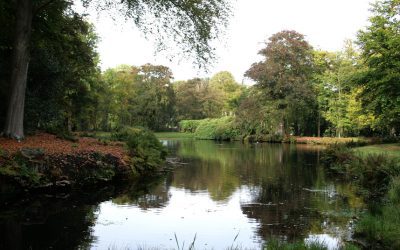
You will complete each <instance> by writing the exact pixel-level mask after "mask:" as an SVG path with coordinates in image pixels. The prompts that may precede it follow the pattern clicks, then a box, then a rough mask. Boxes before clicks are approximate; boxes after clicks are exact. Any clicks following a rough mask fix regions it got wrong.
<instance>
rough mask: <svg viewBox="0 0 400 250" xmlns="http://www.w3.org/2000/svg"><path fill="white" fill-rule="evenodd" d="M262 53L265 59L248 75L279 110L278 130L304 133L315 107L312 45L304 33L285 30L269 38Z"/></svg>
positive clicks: (269, 103) (275, 108) (253, 67)
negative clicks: (312, 80) (305, 38)
mask: <svg viewBox="0 0 400 250" xmlns="http://www.w3.org/2000/svg"><path fill="white" fill-rule="evenodd" d="M259 54H260V55H262V56H263V57H264V60H263V61H261V62H258V63H255V64H253V65H252V66H251V68H250V69H249V70H248V71H247V72H246V76H248V77H250V78H251V79H253V80H254V81H255V82H256V86H257V87H259V88H260V89H261V90H262V92H263V94H264V98H265V104H266V105H273V106H274V107H273V108H272V109H271V110H278V111H279V112H278V113H279V114H278V115H279V117H278V119H279V120H280V125H279V128H276V129H275V133H279V134H285V135H288V134H289V132H291V131H289V130H294V131H293V132H295V133H302V132H304V131H305V130H306V128H307V126H306V124H307V122H308V121H307V119H309V118H310V117H312V112H313V110H312V109H311V107H313V106H314V103H313V102H314V100H313V97H314V95H313V90H312V87H311V77H312V70H313V64H314V63H313V56H312V47H311V46H310V45H309V44H308V42H306V41H305V40H304V36H303V35H302V34H300V33H297V32H296V31H281V32H279V33H276V34H274V35H272V36H271V37H270V38H269V42H268V43H267V46H266V48H264V49H262V50H261V51H260V52H259ZM274 115H276V114H274ZM271 132H272V133H274V131H271Z"/></svg>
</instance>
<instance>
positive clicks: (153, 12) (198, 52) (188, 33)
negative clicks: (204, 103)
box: [83, 0, 232, 67]
mask: <svg viewBox="0 0 400 250" xmlns="http://www.w3.org/2000/svg"><path fill="white" fill-rule="evenodd" d="M83 3H84V4H86V5H90V4H93V5H95V6H97V8H100V9H113V8H115V9H117V10H120V11H121V14H123V15H124V16H125V17H126V18H129V19H131V20H132V21H133V22H134V24H135V25H136V26H137V27H138V28H139V29H140V30H141V31H142V32H143V33H144V34H146V35H147V36H148V35H150V34H152V35H153V36H154V38H155V39H156V43H157V45H158V49H159V50H164V49H165V48H168V47H177V48H179V49H180V51H182V53H184V55H185V56H191V57H192V58H193V59H194V61H195V62H196V65H199V66H200V67H207V66H208V63H209V61H210V60H212V59H213V58H214V49H213V48H212V46H211V45H210V42H211V41H212V40H214V39H216V38H218V37H219V36H220V35H221V34H223V29H224V28H225V26H226V25H227V24H228V20H229V18H230V16H231V8H232V7H231V2H230V1H226V0H203V1H186V2H177V1H171V0H168V1H165V0H153V1H136V0H127V1H122V2H119V3H118V4H114V3H111V2H109V1H95V0H83ZM172 42H173V43H172ZM182 53H181V54H182ZM173 56H174V55H173ZM181 56H183V55H181Z"/></svg>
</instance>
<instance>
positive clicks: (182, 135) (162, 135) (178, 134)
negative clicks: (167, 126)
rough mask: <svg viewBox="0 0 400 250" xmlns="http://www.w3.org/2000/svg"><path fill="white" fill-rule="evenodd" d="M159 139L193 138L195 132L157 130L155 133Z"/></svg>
mask: <svg viewBox="0 0 400 250" xmlns="http://www.w3.org/2000/svg"><path fill="white" fill-rule="evenodd" d="M154 134H155V136H156V137H157V138H158V139H193V138H194V134H193V133H185V132H156V133H154Z"/></svg>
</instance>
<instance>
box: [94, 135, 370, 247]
mask: <svg viewBox="0 0 400 250" xmlns="http://www.w3.org/2000/svg"><path fill="white" fill-rule="evenodd" d="M164 144H166V145H167V146H168V147H169V149H170V151H171V154H172V155H174V156H177V157H179V160H180V161H182V162H185V163H187V164H186V165H183V166H182V167H179V168H178V169H176V170H175V171H174V173H172V174H171V175H170V176H168V177H166V179H165V180H163V181H161V182H160V184H159V185H158V186H156V187H154V188H152V189H151V190H149V193H148V194H145V195H142V196H140V197H139V198H136V199H127V198H126V197H124V198H121V197H115V198H114V199H113V200H111V201H107V202H103V203H101V204H100V206H99V209H98V211H97V212H96V213H97V221H96V223H95V225H94V227H93V228H92V232H93V233H92V234H93V236H94V237H95V239H96V240H95V242H94V243H93V244H92V248H94V249H105V248H108V247H116V248H118V249H120V248H125V247H130V248H133V249H136V248H137V247H138V246H146V247H160V248H174V247H176V246H177V244H176V242H175V236H174V234H175V233H176V236H177V238H178V241H179V244H180V245H181V246H182V244H183V242H184V243H185V246H188V245H189V244H190V243H191V242H192V241H193V239H194V237H195V235H196V241H195V246H196V247H197V248H200V249H204V248H207V249H212V248H214V249H225V248H227V247H229V246H231V245H232V244H234V245H242V246H244V247H246V248H253V249H259V248H261V246H262V243H263V242H265V240H268V239H270V238H271V237H275V238H281V239H285V240H288V241H294V240H306V242H308V241H310V240H319V241H324V242H325V243H326V244H327V245H328V246H329V248H330V249H334V248H336V247H337V246H338V244H339V243H340V240H339V239H340V238H342V237H345V236H346V235H347V233H346V231H345V230H343V229H345V228H347V226H348V225H347V224H348V222H349V220H350V218H351V214H352V212H353V211H355V210H357V209H360V208H361V207H362V204H361V202H360V201H359V199H357V197H356V196H354V194H353V193H352V191H351V188H350V187H349V186H344V185H338V184H335V183H334V182H332V181H329V180H328V178H326V176H325V172H324V170H323V168H322V167H321V166H319V159H318V157H319V148H316V147H305V146H302V145H299V146H297V147H296V146H293V145H292V146H290V145H271V144H266V145H242V144H240V143H223V144H219V143H215V142H210V141H165V142H164ZM236 235H238V237H237V239H236V241H235V242H234V239H235V236H236Z"/></svg>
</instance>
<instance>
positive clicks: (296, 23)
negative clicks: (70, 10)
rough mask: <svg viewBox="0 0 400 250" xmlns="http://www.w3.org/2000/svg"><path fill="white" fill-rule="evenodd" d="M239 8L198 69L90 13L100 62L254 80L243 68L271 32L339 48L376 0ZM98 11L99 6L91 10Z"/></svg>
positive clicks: (275, 2)
mask: <svg viewBox="0 0 400 250" xmlns="http://www.w3.org/2000/svg"><path fill="white" fill-rule="evenodd" d="M232 1H233V7H234V13H233V17H232V19H231V20H230V24H229V26H228V28H227V30H226V34H225V36H224V39H222V40H220V41H217V42H216V43H215V44H216V53H217V57H218V60H217V61H216V62H215V63H214V64H213V65H212V66H211V67H209V71H208V72H202V71H199V70H198V68H197V67H196V65H194V64H193V63H192V61H190V60H183V59H182V60H180V59H178V58H176V59H174V60H172V61H170V60H169V58H168V57H167V55H168V53H173V48H171V49H170V52H166V53H155V46H154V44H153V42H152V41H148V40H146V39H145V38H144V36H143V34H141V32H140V31H138V30H137V28H135V27H134V25H133V23H132V22H130V21H129V20H128V21H125V20H124V19H122V18H117V19H116V20H113V19H112V18H110V17H109V15H106V14H104V13H103V14H101V15H97V14H90V12H89V14H90V15H89V20H90V21H91V22H93V23H94V25H95V27H96V32H97V33H98V35H99V37H100V42H99V45H98V52H99V54H100V59H101V68H102V70H105V69H107V68H111V67H115V66H117V65H120V64H129V65H135V66H140V65H143V64H145V63H151V64H162V65H165V66H168V67H169V68H170V69H171V70H172V72H173V74H174V80H187V79H191V78H194V77H210V76H212V75H213V74H215V73H217V72H219V71H222V70H227V71H230V72H231V73H232V74H233V75H234V77H235V79H236V81H237V82H239V83H244V84H249V83H250V82H251V81H250V80H249V79H246V78H244V76H243V75H244V73H245V72H246V70H247V69H249V68H250V66H251V65H252V63H254V62H257V61H260V60H261V59H262V58H261V57H260V56H259V55H258V54H257V52H258V51H259V50H260V49H261V48H263V47H265V42H266V41H267V39H268V37H270V36H271V35H273V34H275V33H277V32H279V31H282V30H296V31H297V32H300V33H302V34H303V35H305V37H306V40H307V41H308V42H309V43H310V44H311V45H312V46H313V47H314V48H316V49H321V50H328V51H338V50H340V49H341V48H342V47H343V42H344V40H345V39H355V37H356V33H357V31H358V30H360V29H363V28H365V26H367V24H368V16H369V15H370V12H369V9H370V7H371V6H370V3H371V2H373V1H372V0H232ZM92 13H94V12H92Z"/></svg>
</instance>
